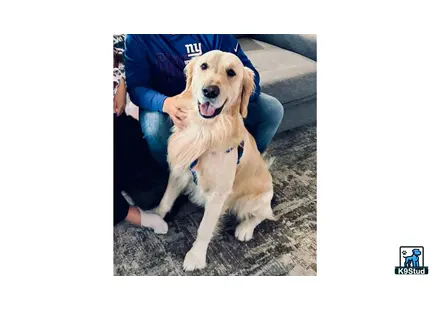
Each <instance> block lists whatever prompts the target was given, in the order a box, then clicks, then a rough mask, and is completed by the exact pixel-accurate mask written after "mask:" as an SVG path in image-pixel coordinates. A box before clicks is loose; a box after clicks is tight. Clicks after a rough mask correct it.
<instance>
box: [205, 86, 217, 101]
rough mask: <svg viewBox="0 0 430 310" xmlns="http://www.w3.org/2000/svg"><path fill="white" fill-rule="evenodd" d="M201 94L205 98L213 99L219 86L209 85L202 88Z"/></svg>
mask: <svg viewBox="0 0 430 310" xmlns="http://www.w3.org/2000/svg"><path fill="white" fill-rule="evenodd" d="M203 95H204V96H205V97H207V98H210V99H214V98H216V97H218V95H219V87H218V86H216V85H209V86H206V87H205V88H203Z"/></svg>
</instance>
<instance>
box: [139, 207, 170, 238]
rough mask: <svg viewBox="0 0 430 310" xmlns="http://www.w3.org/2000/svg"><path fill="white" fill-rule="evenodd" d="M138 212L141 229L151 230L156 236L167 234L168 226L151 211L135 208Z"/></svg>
mask: <svg viewBox="0 0 430 310" xmlns="http://www.w3.org/2000/svg"><path fill="white" fill-rule="evenodd" d="M137 209H138V210H139V212H140V224H141V226H142V227H148V228H152V229H153V230H154V233H156V234H167V231H168V230H169V226H168V225H167V223H166V222H165V221H164V220H163V219H162V218H161V217H160V216H159V215H158V214H155V213H153V212H151V211H143V210H141V209H140V208H137Z"/></svg>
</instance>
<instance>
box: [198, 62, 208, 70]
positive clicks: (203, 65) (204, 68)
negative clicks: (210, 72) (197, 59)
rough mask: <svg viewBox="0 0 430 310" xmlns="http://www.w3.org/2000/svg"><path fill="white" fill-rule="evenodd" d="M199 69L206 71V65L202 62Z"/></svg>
mask: <svg viewBox="0 0 430 310" xmlns="http://www.w3.org/2000/svg"><path fill="white" fill-rule="evenodd" d="M200 68H202V70H206V69H207V68H208V64H207V63H205V62H204V63H202V65H201V66H200Z"/></svg>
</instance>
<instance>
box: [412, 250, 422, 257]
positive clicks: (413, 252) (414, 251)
mask: <svg viewBox="0 0 430 310" xmlns="http://www.w3.org/2000/svg"><path fill="white" fill-rule="evenodd" d="M412 254H414V255H416V256H419V255H421V251H420V250H418V249H413V250H412Z"/></svg>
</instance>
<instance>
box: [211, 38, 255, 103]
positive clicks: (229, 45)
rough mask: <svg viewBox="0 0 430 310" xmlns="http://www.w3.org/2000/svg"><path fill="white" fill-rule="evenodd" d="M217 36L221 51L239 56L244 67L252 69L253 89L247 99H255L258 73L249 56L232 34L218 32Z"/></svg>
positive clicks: (251, 100)
mask: <svg viewBox="0 0 430 310" xmlns="http://www.w3.org/2000/svg"><path fill="white" fill-rule="evenodd" d="M218 36H219V37H220V38H219V39H220V50H221V51H223V52H229V53H233V54H235V55H236V56H237V57H239V59H240V60H241V61H242V63H243V65H244V66H245V67H248V68H249V69H251V70H252V71H254V83H255V89H254V92H253V93H252V95H251V98H250V99H249V101H250V102H253V101H255V100H257V99H258V97H259V96H260V74H259V73H258V71H257V69H255V67H254V66H253V64H252V63H251V61H250V60H249V58H248V57H247V56H246V55H245V53H244V51H243V50H242V48H241V47H240V44H239V42H238V41H237V39H236V38H235V37H234V36H233V35H232V34H220V35H218Z"/></svg>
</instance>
